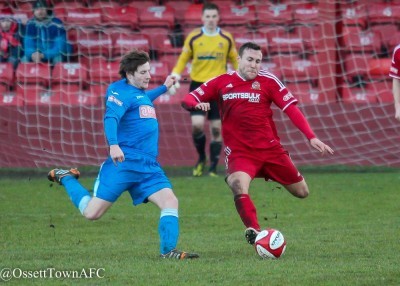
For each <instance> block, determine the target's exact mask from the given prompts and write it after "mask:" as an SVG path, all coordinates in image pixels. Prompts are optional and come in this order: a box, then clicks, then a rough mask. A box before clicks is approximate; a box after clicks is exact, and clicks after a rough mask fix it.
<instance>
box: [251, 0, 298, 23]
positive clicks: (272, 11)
mask: <svg viewBox="0 0 400 286" xmlns="http://www.w3.org/2000/svg"><path fill="white" fill-rule="evenodd" d="M256 10H257V22H258V24H259V25H291V24H292V23H293V11H292V7H291V6H290V5H287V4H273V3H268V4H261V5H257V8H256Z"/></svg>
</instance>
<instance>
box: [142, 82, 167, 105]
mask: <svg viewBox="0 0 400 286" xmlns="http://www.w3.org/2000/svg"><path fill="white" fill-rule="evenodd" d="M167 90H168V89H167V87H166V86H165V85H160V86H158V87H156V88H153V89H150V90H146V94H147V96H148V97H149V98H150V100H151V101H154V100H155V99H157V97H159V96H160V95H161V94H164V93H166V92H167Z"/></svg>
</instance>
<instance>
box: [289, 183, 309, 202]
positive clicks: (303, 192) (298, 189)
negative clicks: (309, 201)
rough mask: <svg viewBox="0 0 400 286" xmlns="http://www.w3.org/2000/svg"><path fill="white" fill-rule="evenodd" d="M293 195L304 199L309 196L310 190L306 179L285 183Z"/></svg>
mask: <svg viewBox="0 0 400 286" xmlns="http://www.w3.org/2000/svg"><path fill="white" fill-rule="evenodd" d="M283 186H284V187H285V189H286V190H288V191H289V192H290V193H291V194H292V195H293V196H295V197H298V198H300V199H304V198H306V197H307V196H308V194H309V190H308V186H307V183H306V181H305V180H304V179H303V180H302V181H300V182H298V183H294V184H290V185H283Z"/></svg>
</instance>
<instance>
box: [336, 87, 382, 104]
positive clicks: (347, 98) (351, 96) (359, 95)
mask: <svg viewBox="0 0 400 286" xmlns="http://www.w3.org/2000/svg"><path fill="white" fill-rule="evenodd" d="M342 100H343V102H345V103H377V102H378V98H377V96H376V93H375V92H371V90H368V88H367V87H358V86H351V85H344V86H343V87H342Z"/></svg>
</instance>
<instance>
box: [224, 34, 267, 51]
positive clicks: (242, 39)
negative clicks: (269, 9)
mask: <svg viewBox="0 0 400 286" xmlns="http://www.w3.org/2000/svg"><path fill="white" fill-rule="evenodd" d="M232 36H233V38H234V40H235V44H236V48H237V49H239V47H240V46H241V45H243V44H244V43H246V42H250V41H251V42H254V43H256V44H258V45H260V47H261V49H262V50H261V51H262V53H263V55H264V56H266V55H267V54H268V39H267V36H266V35H265V34H263V33H260V32H258V31H254V32H252V31H247V32H240V31H239V32H237V31H236V29H235V31H233V32H232Z"/></svg>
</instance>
